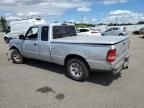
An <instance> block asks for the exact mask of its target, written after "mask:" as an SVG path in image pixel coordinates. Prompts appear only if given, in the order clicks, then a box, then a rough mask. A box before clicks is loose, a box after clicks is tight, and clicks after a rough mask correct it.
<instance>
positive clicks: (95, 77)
mask: <svg viewBox="0 0 144 108" xmlns="http://www.w3.org/2000/svg"><path fill="white" fill-rule="evenodd" d="M26 65H29V66H32V67H36V68H40V69H44V70H47V71H50V72H55V73H58V74H64V75H66V74H65V73H66V69H65V67H64V66H60V65H57V64H53V63H48V62H43V61H38V60H33V59H30V60H28V61H27V62H26ZM66 76H67V75H66ZM120 77H121V74H120V75H117V76H114V75H112V73H109V72H99V71H97V72H91V74H90V76H89V78H88V80H87V82H90V83H94V84H99V85H102V86H109V85H110V84H111V83H112V82H113V81H114V80H117V79H118V78H120Z"/></svg>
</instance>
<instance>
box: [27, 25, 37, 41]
mask: <svg viewBox="0 0 144 108" xmlns="http://www.w3.org/2000/svg"><path fill="white" fill-rule="evenodd" d="M26 39H27V40H37V39H38V27H32V28H30V29H29V30H28V32H27V34H26Z"/></svg>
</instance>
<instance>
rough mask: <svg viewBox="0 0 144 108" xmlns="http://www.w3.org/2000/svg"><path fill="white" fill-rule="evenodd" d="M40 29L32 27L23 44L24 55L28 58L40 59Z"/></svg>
mask: <svg viewBox="0 0 144 108" xmlns="http://www.w3.org/2000/svg"><path fill="white" fill-rule="evenodd" d="M38 32H39V28H38V27H31V28H30V29H29V30H28V32H27V33H26V36H25V40H24V42H23V47H22V54H23V55H24V56H25V57H28V58H36V59H38V58H39V51H38Z"/></svg>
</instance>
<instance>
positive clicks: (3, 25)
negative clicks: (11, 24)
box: [0, 17, 8, 32]
mask: <svg viewBox="0 0 144 108" xmlns="http://www.w3.org/2000/svg"><path fill="white" fill-rule="evenodd" d="M0 25H1V31H2V32H6V30H7V27H8V23H7V20H6V18H5V17H0Z"/></svg>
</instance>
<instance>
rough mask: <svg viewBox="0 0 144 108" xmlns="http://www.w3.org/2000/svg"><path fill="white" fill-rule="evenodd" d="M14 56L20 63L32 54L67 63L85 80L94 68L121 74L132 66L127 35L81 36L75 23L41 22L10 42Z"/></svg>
mask: <svg viewBox="0 0 144 108" xmlns="http://www.w3.org/2000/svg"><path fill="white" fill-rule="evenodd" d="M9 47H10V49H9V51H10V54H9V55H10V58H11V59H12V61H13V62H14V63H17V64H20V63H23V62H24V61H25V59H28V58H32V59H37V60H42V61H47V62H52V63H56V64H60V65H64V66H65V67H66V69H67V74H68V75H69V77H70V78H72V79H74V80H77V81H84V80H86V79H87V78H88V76H89V74H90V72H92V71H94V72H96V71H106V72H113V73H114V74H118V73H119V72H120V71H121V70H122V69H123V68H124V67H127V66H128V59H129V52H128V49H129V38H128V37H127V36H125V37H124V36H107V37H105V36H99V37H94V36H78V35H77V33H76V30H75V26H74V25H73V24H59V23H55V24H50V25H38V26H32V27H30V28H29V30H28V31H27V33H26V34H25V36H24V35H20V36H19V39H13V40H11V41H10V43H9Z"/></svg>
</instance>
